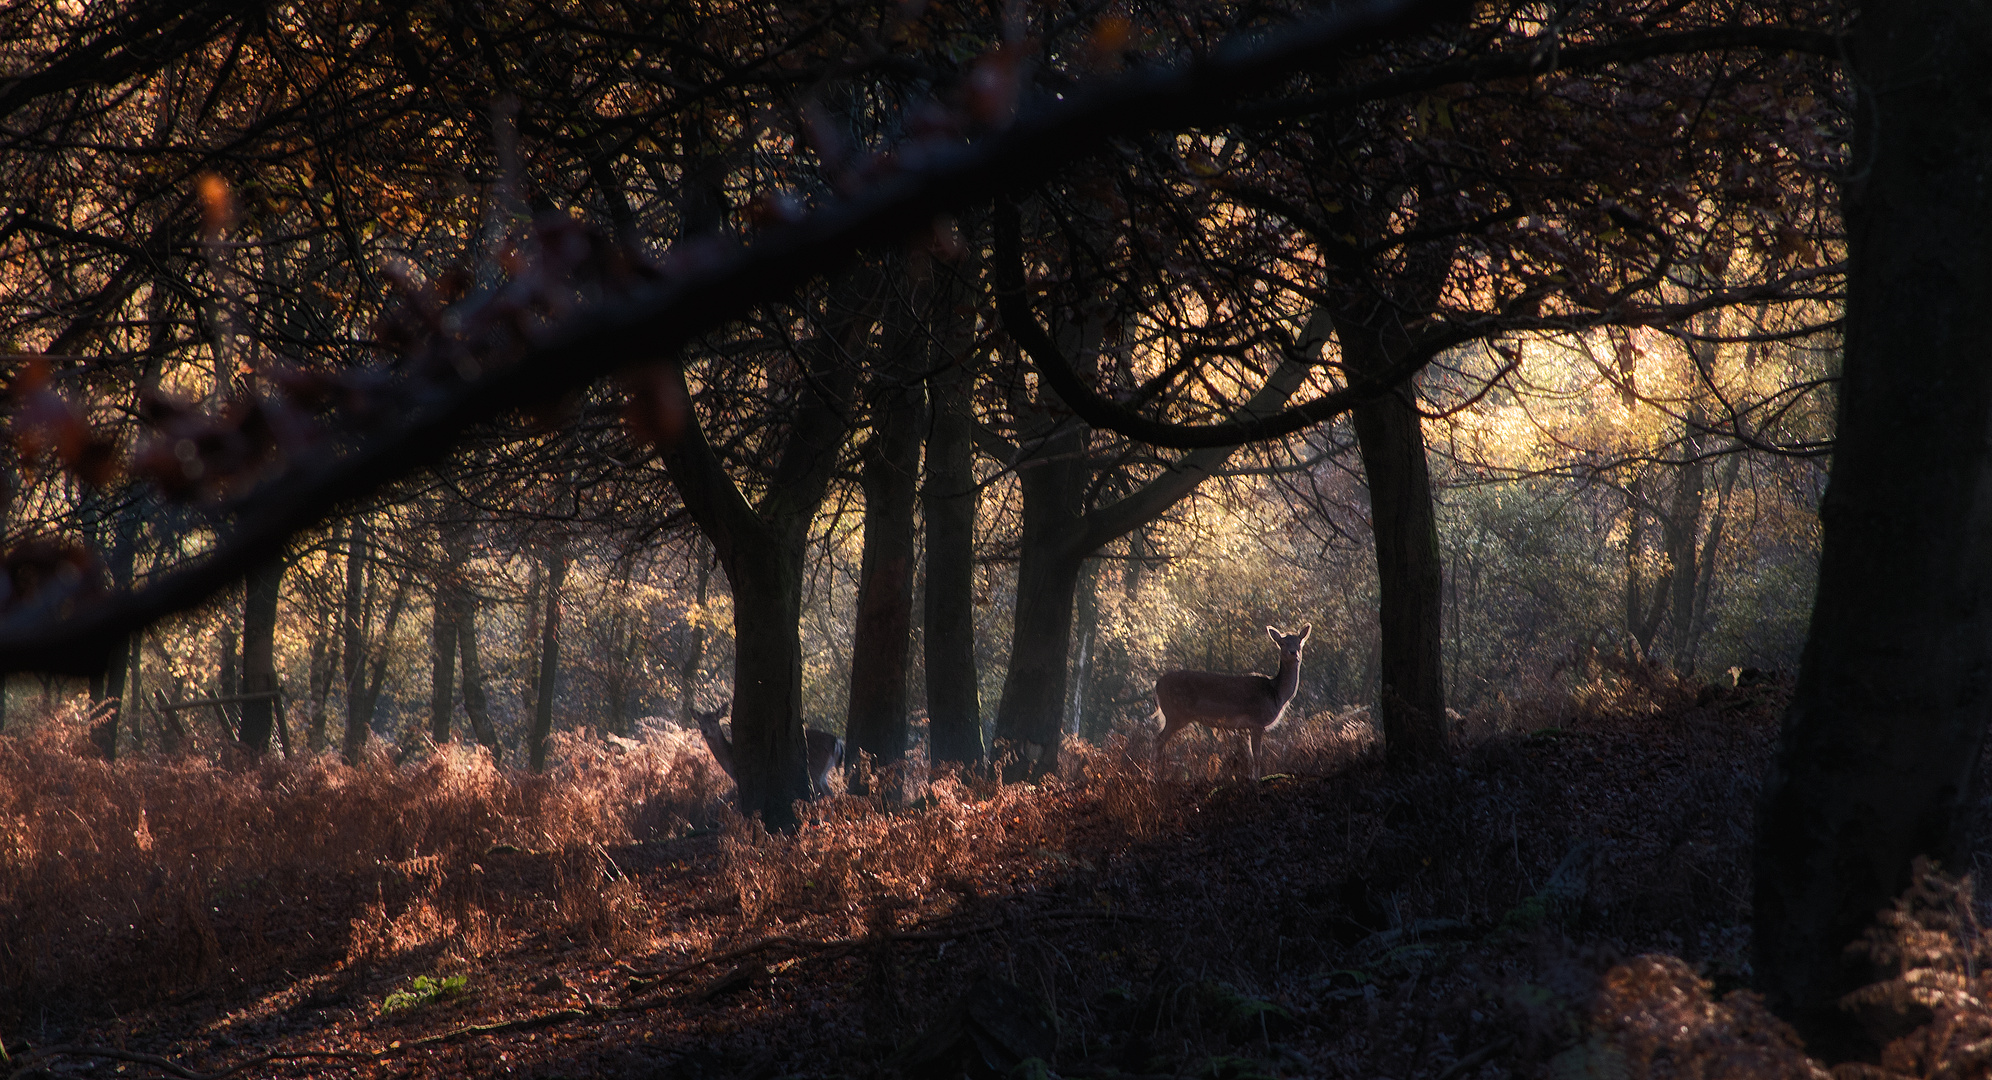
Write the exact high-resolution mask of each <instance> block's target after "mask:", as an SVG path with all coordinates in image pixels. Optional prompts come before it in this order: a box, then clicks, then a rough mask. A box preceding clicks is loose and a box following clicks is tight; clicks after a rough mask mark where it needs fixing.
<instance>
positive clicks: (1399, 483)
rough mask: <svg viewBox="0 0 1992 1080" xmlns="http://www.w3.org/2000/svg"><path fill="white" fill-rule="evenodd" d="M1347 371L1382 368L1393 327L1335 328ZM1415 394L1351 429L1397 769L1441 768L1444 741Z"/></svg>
mask: <svg viewBox="0 0 1992 1080" xmlns="http://www.w3.org/2000/svg"><path fill="white" fill-rule="evenodd" d="M1336 333H1337V337H1338V339H1339V340H1340V341H1341V343H1342V354H1343V356H1344V358H1345V359H1346V361H1347V362H1348V364H1349V366H1350V368H1351V370H1353V371H1357V372H1363V371H1375V370H1378V369H1380V368H1382V367H1384V366H1386V365H1388V364H1389V363H1390V359H1391V346H1392V344H1394V339H1395V338H1397V337H1399V336H1401V334H1402V331H1401V330H1399V329H1398V328H1397V327H1396V325H1395V322H1394V320H1393V321H1392V323H1391V325H1390V326H1389V327H1388V328H1386V329H1383V330H1378V329H1376V328H1373V327H1370V326H1365V325H1361V324H1359V323H1357V322H1355V321H1354V320H1339V319H1338V320H1337V325H1336ZM1414 395H1415V388H1414V386H1413V384H1412V383H1409V382H1407V383H1405V384H1404V386H1402V387H1400V388H1399V389H1398V391H1397V392H1396V393H1391V394H1386V395H1384V396H1382V397H1379V398H1374V399H1372V400H1370V401H1367V402H1365V403H1363V404H1361V405H1358V406H1356V407H1355V408H1354V409H1353V410H1351V412H1350V419H1351V421H1352V422H1353V424H1354V426H1355V429H1356V441H1357V444H1358V445H1359V447H1360V449H1361V451H1362V456H1363V473H1364V475H1365V476H1366V477H1367V479H1368V481H1369V492H1370V524H1371V527H1372V528H1373V529H1374V530H1375V533H1376V578H1377V624H1378V629H1379V631H1380V633H1379V639H1380V645H1381V648H1382V656H1381V665H1382V680H1381V685H1380V686H1379V688H1378V692H1377V699H1378V700H1377V705H1378V714H1379V716H1380V717H1381V719H1382V721H1383V723H1382V727H1383V745H1384V751H1385V753H1386V754H1387V755H1388V757H1389V760H1390V761H1391V762H1392V763H1393V764H1396V765H1415V764H1419V763H1423V762H1429V761H1436V760H1442V759H1444V758H1446V757H1448V756H1449V755H1450V753H1451V748H1450V744H1449V742H1448V739H1447V732H1446V702H1445V667H1444V664H1445V655H1444V638H1443V636H1442V633H1443V614H1444V609H1445V592H1444V589H1445V574H1444V567H1443V564H1442V563H1441V561H1440V558H1439V532H1438V525H1437V522H1436V521H1435V520H1434V517H1433V513H1432V477H1431V472H1430V471H1429V469H1428V467H1427V465H1426V462H1425V435H1424V430H1423V428H1422V427H1421V426H1420V422H1419V418H1418V412H1417V410H1416V409H1415V408H1413V407H1412V401H1413V400H1414Z"/></svg>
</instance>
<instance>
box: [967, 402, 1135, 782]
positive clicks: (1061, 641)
mask: <svg viewBox="0 0 1992 1080" xmlns="http://www.w3.org/2000/svg"><path fill="white" fill-rule="evenodd" d="M1085 450H1086V429H1085V428H1083V427H1080V426H1078V425H1076V424H1069V423H1068V425H1067V426H1066V427H1065V428H1063V429H1061V430H1059V431H1058V432H1056V433H1055V434H1053V435H1052V436H1051V437H1049V438H1047V439H1045V440H1043V444H1042V446H1041V448H1040V449H1039V451H1038V452H1037V453H1036V454H1034V455H1033V459H1032V460H1031V461H1030V462H1028V463H1027V464H1026V465H1025V466H1024V467H1022V468H1019V469H1018V471H1017V482H1018V486H1019V487H1020V488H1021V489H1022V490H1023V497H1024V520H1023V535H1022V536H1021V537H1020V538H1019V541H1018V546H1017V604H1016V610H1015V612H1014V613H1013V615H1012V616H1011V632H1010V666H1009V670H1008V671H1006V672H1005V673H1004V676H1003V697H1002V699H1001V700H1000V701H999V702H998V704H997V707H996V746H995V752H996V754H997V756H998V757H999V758H1000V759H1001V760H1002V762H1003V779H1005V780H1006V781H1010V782H1013V783H1014V782H1016V781H1019V780H1023V779H1027V778H1029V777H1033V776H1043V775H1047V774H1049V773H1050V772H1052V771H1054V770H1055V769H1056V768H1057V767H1058V744H1059V736H1060V724H1059V720H1060V718H1061V716H1062V715H1063V710H1064V707H1065V679H1066V667H1065V664H1066V654H1067V651H1068V647H1069V644H1070V642H1071V640H1072V600H1073V590H1074V589H1076V588H1077V587H1078V584H1079V568H1080V567H1081V566H1083V565H1085V562H1086V556H1087V555H1089V554H1091V549H1090V548H1083V547H1082V545H1083V543H1084V540H1083V534H1084V532H1085V512H1084V511H1085V507H1084V505H1083V501H1084V499H1085V497H1086V481H1087V480H1088V479H1089V478H1090V475H1091V469H1090V468H1089V467H1088V464H1087V462H1086V457H1085ZM1158 512H1159V511H1158Z"/></svg>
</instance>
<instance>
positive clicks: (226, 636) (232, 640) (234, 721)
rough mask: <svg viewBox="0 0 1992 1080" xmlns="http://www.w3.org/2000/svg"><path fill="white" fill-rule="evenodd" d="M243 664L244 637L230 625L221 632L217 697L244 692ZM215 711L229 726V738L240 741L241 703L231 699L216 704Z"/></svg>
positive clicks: (229, 696)
mask: <svg viewBox="0 0 1992 1080" xmlns="http://www.w3.org/2000/svg"><path fill="white" fill-rule="evenodd" d="M241 664H242V639H241V637H240V635H238V634H237V633H236V631H235V628H234V627H229V628H228V629H226V630H223V631H222V632H221V689H220V690H219V691H217V692H216V694H215V696H216V697H221V698H230V699H233V698H234V697H235V695H237V694H239V693H241V692H242V675H241V672H242V667H241ZM215 711H216V712H217V713H218V714H219V715H220V716H221V722H222V723H223V724H225V725H227V726H228V737H229V739H230V740H231V741H239V740H237V739H236V733H237V732H240V731H241V730H242V716H241V709H240V707H239V703H238V702H236V701H233V700H230V701H228V702H227V703H225V704H221V705H217V706H215Z"/></svg>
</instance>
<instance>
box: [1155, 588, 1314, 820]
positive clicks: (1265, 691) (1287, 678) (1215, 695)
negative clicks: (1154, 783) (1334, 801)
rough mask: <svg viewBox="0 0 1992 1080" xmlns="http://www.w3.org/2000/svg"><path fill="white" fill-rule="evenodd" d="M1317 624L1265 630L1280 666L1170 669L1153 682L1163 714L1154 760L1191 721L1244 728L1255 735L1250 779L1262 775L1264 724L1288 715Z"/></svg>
mask: <svg viewBox="0 0 1992 1080" xmlns="http://www.w3.org/2000/svg"><path fill="white" fill-rule="evenodd" d="M1313 632H1314V624H1313V623H1309V624H1307V625H1306V626H1303V627H1301V628H1300V633H1298V634H1283V633H1281V632H1280V631H1279V630H1278V629H1277V628H1275V627H1271V626H1268V627H1266V634H1267V635H1268V636H1270V637H1271V638H1272V639H1273V644H1274V645H1276V646H1278V647H1279V650H1280V670H1279V672H1278V673H1277V674H1274V675H1272V676H1266V675H1218V674H1214V673H1212V672H1208V671H1172V672H1170V673H1168V674H1167V675H1164V676H1162V677H1161V678H1160V679H1157V680H1156V682H1155V705H1156V711H1157V712H1158V713H1160V714H1161V717H1162V734H1161V735H1160V736H1158V737H1157V738H1156V740H1155V761H1156V764H1158V765H1159V764H1161V762H1162V751H1163V749H1164V748H1166V747H1167V746H1168V745H1169V740H1170V739H1172V738H1174V737H1175V735H1176V732H1178V731H1181V730H1182V729H1184V728H1186V727H1188V726H1190V725H1191V724H1202V725H1203V726H1205V727H1207V728H1212V729H1221V730H1226V731H1243V732H1245V733H1247V734H1248V735H1249V736H1250V737H1251V744H1252V746H1251V765H1252V779H1253V781H1254V782H1257V780H1258V779H1259V741H1260V739H1261V738H1262V737H1263V736H1264V735H1265V733H1266V729H1267V728H1269V727H1272V726H1273V725H1274V724H1277V723H1279V722H1280V717H1282V716H1284V715H1286V708H1287V703H1288V702H1291V701H1292V700H1293V695H1294V691H1295V690H1297V689H1299V688H1300V647H1301V646H1302V645H1305V644H1307V635H1309V634H1311V633H1313Z"/></svg>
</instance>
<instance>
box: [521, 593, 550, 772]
mask: <svg viewBox="0 0 1992 1080" xmlns="http://www.w3.org/2000/svg"><path fill="white" fill-rule="evenodd" d="M545 580H546V573H545V567H544V566H543V565H542V564H541V563H538V562H535V563H533V564H532V570H531V572H530V573H529V574H528V576H527V582H526V629H525V633H523V634H521V635H520V640H521V641H523V642H524V644H525V649H526V652H525V657H524V659H523V660H522V662H521V666H523V667H524V668H525V676H526V678H525V683H526V692H525V693H524V694H523V695H521V697H522V698H523V700H524V702H525V705H526V708H527V709H535V708H538V706H539V648H538V642H539V639H540V617H541V615H543V614H544V612H543V611H542V609H541V607H540V589H541V587H542V585H543V583H544V582H545ZM526 745H527V746H528V747H529V748H530V747H531V745H532V729H531V728H530V727H528V728H527V729H526ZM527 753H528V756H530V754H531V751H530V749H528V751H527Z"/></svg>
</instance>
